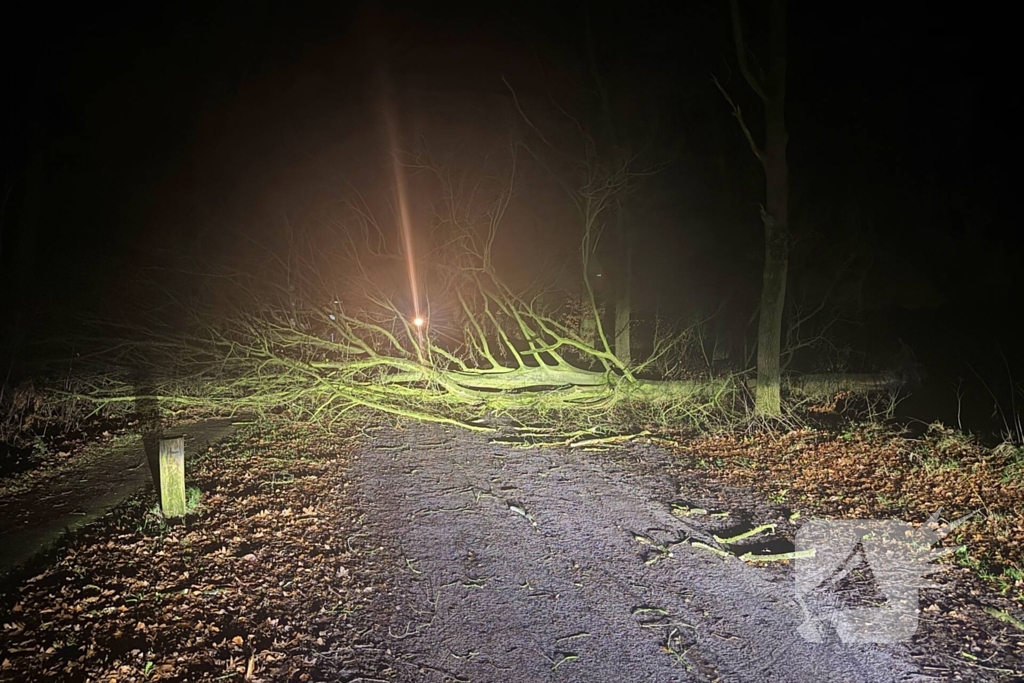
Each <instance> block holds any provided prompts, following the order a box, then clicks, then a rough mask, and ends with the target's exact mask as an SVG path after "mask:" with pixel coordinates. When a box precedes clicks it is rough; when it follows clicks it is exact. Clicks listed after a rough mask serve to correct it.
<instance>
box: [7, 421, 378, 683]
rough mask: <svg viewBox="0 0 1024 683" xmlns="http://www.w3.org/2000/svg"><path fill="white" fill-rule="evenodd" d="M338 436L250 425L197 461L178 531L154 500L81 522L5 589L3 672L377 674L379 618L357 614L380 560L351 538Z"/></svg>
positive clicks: (79, 676) (182, 676)
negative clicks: (200, 506) (58, 548)
mask: <svg viewBox="0 0 1024 683" xmlns="http://www.w3.org/2000/svg"><path fill="white" fill-rule="evenodd" d="M338 443H339V440H338V439H336V438H331V437H329V436H326V435H325V436H322V437H320V436H311V435H310V434H309V433H308V431H300V430H288V429H277V430H276V431H275V430H270V429H267V428H266V427H263V428H257V427H253V428H250V429H249V431H247V432H243V433H239V434H237V435H236V437H234V438H233V439H231V440H230V441H229V442H226V443H224V444H222V445H220V446H217V447H214V449H213V450H212V451H211V452H208V453H207V454H205V455H204V456H203V457H202V458H201V459H200V460H199V461H198V462H196V463H192V464H191V468H190V471H189V479H190V482H189V483H190V485H195V486H198V487H199V488H200V489H201V490H202V491H203V503H204V506H205V509H204V511H203V513H202V514H201V515H200V516H190V517H189V518H188V519H187V520H186V521H185V523H183V524H178V525H175V526H167V525H166V524H165V523H164V522H163V521H162V520H160V519H159V518H157V517H156V516H154V515H152V514H151V513H149V512H148V510H149V509H150V508H152V506H153V501H152V500H151V495H150V496H145V497H139V498H136V499H133V500H131V501H129V502H127V503H125V504H122V505H121V506H119V507H118V508H115V509H114V510H113V511H112V512H111V513H109V514H108V515H107V516H106V517H104V518H103V519H102V520H100V521H99V522H97V523H96V524H95V525H92V526H90V527H86V528H84V529H82V530H81V531H80V532H79V533H78V534H77V535H76V537H75V538H74V539H73V541H72V543H71V544H70V545H69V547H68V548H67V549H66V550H65V551H63V552H62V553H61V554H60V555H59V556H58V560H57V561H56V562H54V563H53V564H52V565H51V566H50V567H48V568H47V569H46V570H45V571H43V572H42V573H39V574H37V575H35V576H32V577H31V578H29V579H27V580H24V581H22V582H21V583H20V584H17V585H13V586H10V587H9V589H8V590H7V593H6V594H5V595H3V596H0V624H2V628H0V680H4V681H7V680H10V681H24V680H44V679H45V680H101V681H106V680H117V681H119V682H121V683H124V682H126V681H144V680H146V681H148V680H161V681H186V680H188V681H191V680H198V679H212V678H218V677H223V678H222V680H238V681H241V680H246V681H261V680H262V681H271V680H272V681H278V680H281V681H293V680H294V681H299V680H308V681H314V680H325V679H328V680H329V679H332V678H334V677H335V676H336V673H332V672H337V671H341V670H347V671H352V670H357V669H359V668H360V667H366V666H370V669H371V670H370V671H369V672H368V673H374V670H373V667H374V666H376V665H374V664H373V661H372V660H373V658H372V657H370V656H368V653H372V648H369V646H368V645H367V644H366V643H368V641H367V638H369V637H370V635H371V632H372V628H371V626H372V625H370V624H366V623H362V622H360V621H359V619H357V617H358V616H359V615H360V614H361V612H363V611H369V610H366V606H367V605H368V604H369V603H370V601H372V600H373V599H375V596H376V595H377V594H378V593H380V592H382V591H380V590H379V589H380V588H381V586H380V585H379V581H380V579H379V578H378V574H377V572H378V571H379V569H378V567H379V563H380V562H381V561H382V560H380V559H375V558H373V557H371V553H372V552H373V551H374V550H375V548H366V549H363V548H362V547H361V546H360V544H359V543H357V542H348V543H347V542H346V539H352V537H354V536H357V535H358V532H359V529H360V526H359V520H358V519H357V517H356V513H355V512H354V511H352V509H351V506H350V505H348V504H347V503H346V501H344V500H342V499H340V498H339V496H341V495H343V493H342V492H344V491H345V488H344V486H343V485H342V484H343V482H344V467H343V465H344V453H339V452H338V447H337V444H338ZM281 453H288V454H290V455H289V457H278V455H279V454H281ZM284 481H287V482H288V483H287V485H284V484H283V483H282V482H284ZM360 644H362V648H361V649H359V650H357V649H356V648H357V647H360ZM368 648H369V649H368ZM367 662H369V664H367Z"/></svg>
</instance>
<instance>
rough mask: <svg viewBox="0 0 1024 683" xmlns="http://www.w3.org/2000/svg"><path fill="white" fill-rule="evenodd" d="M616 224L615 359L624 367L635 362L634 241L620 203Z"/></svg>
mask: <svg viewBox="0 0 1024 683" xmlns="http://www.w3.org/2000/svg"><path fill="white" fill-rule="evenodd" d="M617 208H618V211H617V215H616V222H617V223H618V233H619V239H620V240H621V241H622V246H623V249H622V261H621V263H620V264H619V277H617V278H616V279H615V282H614V283H613V284H614V285H615V287H614V289H615V357H616V358H618V359H619V361H620V362H621V363H622V364H623V365H630V364H631V363H632V362H633V353H632V344H631V337H630V334H631V331H630V327H629V321H630V318H631V317H632V314H633V297H632V293H633V291H632V290H633V287H632V284H633V272H632V271H633V241H632V240H631V239H630V238H629V234H628V233H627V231H626V230H625V229H624V228H625V225H624V224H625V217H624V216H623V211H624V208H623V206H622V202H618V207H617Z"/></svg>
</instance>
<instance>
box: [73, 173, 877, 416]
mask: <svg viewBox="0 0 1024 683" xmlns="http://www.w3.org/2000/svg"><path fill="white" fill-rule="evenodd" d="M414 161H415V164H416V165H417V167H418V168H427V169H429V170H431V171H432V172H433V173H434V175H435V176H436V177H437V178H438V179H439V180H440V181H441V183H442V186H443V187H442V191H441V193H440V194H441V195H442V196H443V197H444V201H442V202H440V203H439V206H438V207H436V208H435V211H436V213H437V216H438V217H439V220H438V225H439V226H441V228H439V239H438V244H439V245H440V247H439V248H438V249H436V250H435V251H434V252H433V253H432V254H429V255H427V258H426V259H425V260H432V261H433V266H434V268H433V272H434V273H435V274H436V277H437V278H438V283H439V284H438V287H436V288H435V289H434V291H435V292H436V291H439V290H441V291H444V292H445V293H446V298H447V304H446V306H445V308H446V313H445V315H444V316H441V317H443V318H444V321H443V322H444V325H443V327H444V329H442V326H441V325H440V324H435V321H434V320H432V319H431V317H430V315H429V314H428V315H427V316H426V319H425V320H424V319H414V318H413V317H412V315H411V314H410V311H408V310H403V308H402V307H401V306H400V305H398V304H397V303H396V301H395V299H394V297H393V296H392V295H391V292H390V291H385V290H383V289H382V287H381V286H380V283H375V282H374V281H373V278H372V277H370V275H369V272H370V271H368V270H367V268H365V267H364V264H363V263H361V261H360V258H361V257H360V254H359V250H358V249H349V250H348V252H347V256H346V258H347V259H348V261H347V262H344V261H339V258H340V257H338V256H337V255H336V254H332V255H331V257H330V258H327V259H323V263H317V262H315V257H311V259H312V260H311V261H310V262H308V263H305V264H297V263H296V264H292V263H288V264H286V266H287V279H286V280H285V281H286V283H287V285H288V286H287V287H283V288H279V289H277V290H276V294H275V290H274V288H273V287H270V288H269V289H268V288H267V286H266V282H267V280H268V278H267V277H266V274H265V273H264V274H262V275H263V276H262V277H260V278H256V277H253V278H250V279H248V280H240V279H238V278H236V279H235V280H236V282H235V285H236V289H235V290H234V291H232V293H231V294H230V295H224V296H223V297H222V299H221V300H220V301H219V302H218V303H217V304H216V305H210V304H207V305H206V306H205V307H204V306H200V305H195V306H194V307H193V309H192V310H191V313H190V316H189V320H190V323H189V325H188V326H187V328H186V331H185V332H183V333H182V332H181V331H174V332H170V331H168V330H167V329H159V328H150V329H148V330H143V329H141V328H138V327H133V328H131V329H130V330H128V333H127V334H121V335H118V336H121V337H122V338H123V337H128V338H129V339H130V340H131V341H127V342H120V343H118V344H116V345H113V346H103V345H101V349H100V350H99V351H98V352H97V356H96V357H97V358H101V359H103V360H104V361H105V363H106V366H107V367H110V366H118V365H119V366H120V367H122V368H124V372H123V373H122V374H121V376H122V377H123V378H124V380H123V381H120V382H119V381H113V380H112V379H111V376H110V375H109V373H107V374H105V375H102V376H101V375H97V378H98V379H96V380H94V381H89V380H88V379H85V380H82V381H81V382H80V383H79V388H77V389H75V390H74V391H68V392H66V394H67V395H68V396H69V397H71V398H73V399H75V400H83V401H88V402H91V403H92V404H94V405H96V406H97V407H98V408H99V409H103V408H109V407H112V406H119V405H120V406H123V405H125V404H127V403H130V402H134V403H135V404H136V405H142V404H143V403H147V402H149V403H153V402H155V403H159V404H160V405H161V406H163V407H165V408H169V409H171V410H174V409H181V408H201V409H210V410H218V411H231V412H236V413H237V412H246V413H254V414H269V413H274V412H280V411H288V413H289V414H291V415H292V416H294V417H296V418H300V419H305V420H310V421H315V422H322V423H324V424H328V425H329V424H333V423H334V422H336V421H338V420H340V419H343V418H344V417H345V416H346V415H347V414H349V413H350V412H351V411H353V410H357V409H371V410H374V411H379V412H381V413H385V414H390V415H396V416H402V417H406V418H412V419H418V420H429V421H435V422H443V423H449V424H457V425H460V426H463V427H466V428H469V429H489V428H491V426H490V425H491V424H492V423H489V422H488V421H487V420H481V418H483V417H485V416H490V417H491V418H498V417H503V416H507V417H512V418H514V419H518V420H519V421H520V422H523V423H527V422H528V423H530V424H532V425H535V426H536V425H544V424H549V425H551V424H554V423H560V424H561V425H562V426H563V427H564V426H565V424H567V423H568V422H572V423H573V424H574V425H576V426H577V427H578V429H577V430H576V431H578V432H579V433H580V434H583V433H587V434H593V433H595V432H594V430H598V431H600V430H601V429H605V430H607V431H612V430H614V429H615V428H616V427H615V425H616V424H619V425H621V423H622V422H624V421H626V422H631V423H633V424H652V423H653V424H659V425H665V424H675V425H678V424H680V423H681V422H685V421H690V422H697V423H706V422H707V421H709V420H720V419H722V418H723V417H734V416H736V415H738V414H740V413H742V412H743V411H744V410H745V409H746V408H747V407H749V405H750V400H749V399H750V397H751V396H752V390H753V388H754V387H755V386H756V385H755V383H754V380H753V379H752V378H750V377H749V376H748V375H746V374H741V375H731V376H725V377H707V376H704V377H694V378H690V379H679V378H670V377H666V376H664V375H662V376H658V373H657V372H656V369H657V368H658V367H659V365H660V364H661V362H662V361H663V360H664V358H665V357H666V356H668V355H671V354H680V353H682V352H683V351H684V349H685V348H686V346H687V345H686V343H685V342H686V339H685V338H686V336H687V334H688V331H686V330H683V331H682V332H676V333H674V334H666V335H662V336H660V337H659V338H657V339H655V343H654V347H653V349H652V351H651V352H650V353H649V354H648V356H647V357H646V358H645V359H644V360H642V361H640V362H634V363H632V364H627V363H626V362H623V361H622V360H620V358H618V357H617V356H616V355H615V354H614V353H613V352H612V349H611V345H610V343H609V335H608V334H607V333H606V331H605V330H604V328H603V325H602V320H601V316H600V315H599V313H598V310H597V303H596V301H595V298H594V296H593V291H592V290H591V289H590V284H589V282H587V281H586V278H585V277H584V281H583V283H582V284H583V291H584V292H585V293H586V296H585V297H584V298H585V301H586V302H587V304H588V305H589V309H590V310H589V312H587V311H585V312H584V315H588V314H589V315H591V316H592V317H593V319H594V322H595V324H596V326H597V334H596V335H591V334H586V335H584V333H583V332H581V327H580V326H579V325H578V324H574V323H572V322H569V321H567V320H565V319H563V318H562V317H560V314H559V308H558V302H557V301H554V302H553V301H551V300H550V298H548V297H545V296H544V289H543V287H533V288H527V290H526V291H516V290H513V289H512V288H511V287H509V286H508V285H506V284H505V282H504V281H503V280H502V278H501V277H500V276H499V274H498V273H497V271H496V269H495V266H494V260H493V258H492V250H493V248H494V244H495V241H496V237H497V234H498V229H499V226H500V223H501V220H502V216H504V214H505V211H506V208H507V206H508V202H509V201H510V199H511V196H512V191H511V187H512V182H511V180H508V181H506V182H505V183H504V184H502V183H498V186H497V189H496V191H494V192H493V193H491V194H490V196H489V197H488V198H487V201H486V202H484V203H483V204H482V205H481V206H479V207H474V202H475V201H477V199H478V198H479V195H474V196H472V197H469V198H462V199H460V200H459V201H456V199H455V198H456V197H457V196H458V193H457V192H456V191H455V189H454V188H455V187H456V185H457V183H456V182H455V181H453V179H452V178H451V176H450V175H449V174H447V173H444V172H440V171H439V170H438V169H437V168H436V167H432V166H431V165H430V164H429V163H428V162H426V161H424V160H422V159H417V160H414ZM513 162H514V154H513ZM512 168H513V170H514V168H515V164H514V163H513V164H512ZM607 173H608V174H609V177H590V176H588V177H587V178H586V179H585V181H586V193H585V194H583V195H582V196H584V197H585V199H586V202H587V205H588V206H591V207H592V210H591V211H589V212H587V213H586V214H585V217H586V220H585V223H584V226H583V237H582V240H581V244H582V247H581V250H580V260H581V262H582V263H583V270H584V271H585V269H586V263H587V259H588V257H589V255H590V253H591V248H592V245H593V243H594V241H595V240H596V239H597V236H598V235H597V231H598V230H599V228H598V225H599V219H600V216H601V211H602V210H603V207H607V206H609V205H610V203H611V201H610V199H611V198H612V197H613V196H614V193H615V192H617V191H619V189H620V188H621V187H622V185H623V183H624V180H623V179H624V178H628V177H629V169H628V166H622V167H617V168H612V169H610V170H609V171H607ZM477 187H479V183H478V184H477ZM355 214H356V215H357V217H359V219H360V220H365V217H366V215H367V210H366V209H365V208H364V207H360V208H359V210H358V211H356V212H355ZM350 234H359V229H353V230H351V231H350ZM289 251H290V252H293V253H309V254H313V255H315V254H316V253H318V252H317V251H316V250H315V249H289ZM327 263H329V264H331V265H332V266H333V267H334V268H335V269H339V265H338V264H339V263H341V264H342V265H341V267H340V270H341V271H343V272H345V273H347V274H349V275H350V276H354V277H350V278H349V280H348V281H347V282H345V283H343V285H339V286H340V287H341V288H342V289H343V291H337V290H336V289H334V287H335V285H334V284H333V283H332V280H331V279H330V278H327V277H325V276H324V270H325V264H327ZM300 265H301V266H302V267H299V266H300ZM296 278H302V279H303V282H302V287H301V288H296V287H295V286H294V283H295V281H296ZM297 289H300V290H301V291H303V292H306V293H307V295H306V296H303V297H297V296H296V295H295V291H296V290H297ZM426 303H427V305H426V306H424V307H423V310H425V311H430V310H432V308H431V306H430V305H429V304H430V302H429V301H428V302H426ZM419 308H420V307H419V304H418V303H417V307H416V309H417V310H419ZM139 377H142V378H145V379H144V380H142V381H140V380H138V379H134V380H133V379H132V378H139ZM788 386H789V388H790V389H791V391H792V392H793V393H794V394H795V395H799V396H801V397H807V396H820V397H827V396H829V395H831V394H834V393H836V392H840V391H849V392H857V391H864V390H866V391H879V390H889V389H892V388H893V386H894V381H893V378H888V377H866V376H861V377H847V378H841V377H831V376H828V377H818V376H805V377H802V378H790V379H789V382H788ZM566 418H568V419H566ZM618 428H619V429H621V426H620V427H618Z"/></svg>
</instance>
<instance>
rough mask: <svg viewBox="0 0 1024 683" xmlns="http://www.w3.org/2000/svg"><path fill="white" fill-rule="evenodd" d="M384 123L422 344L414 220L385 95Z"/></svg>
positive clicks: (396, 126)
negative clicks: (386, 130) (413, 229)
mask: <svg viewBox="0 0 1024 683" xmlns="http://www.w3.org/2000/svg"><path fill="white" fill-rule="evenodd" d="M384 121H385V123H386V125H387V129H388V147H389V149H390V151H391V166H392V171H393V173H394V176H395V193H396V194H397V196H398V220H399V224H400V227H401V233H402V243H403V244H404V245H405V266H406V271H407V274H408V276H409V291H410V292H411V293H412V305H413V315H414V318H413V320H416V321H420V322H418V323H417V324H416V329H417V330H418V331H419V336H420V337H421V339H420V341H421V342H422V330H423V323H422V321H423V316H422V314H421V309H420V292H419V280H418V279H417V277H416V256H415V251H414V248H413V239H412V219H411V218H410V216H409V198H408V189H407V187H406V182H405V170H404V169H403V168H402V164H401V163H400V162H399V161H398V151H399V147H398V124H397V122H396V120H395V113H394V106H393V103H392V102H391V101H390V99H389V98H388V97H387V96H386V95H385V100H384Z"/></svg>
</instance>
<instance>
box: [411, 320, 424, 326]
mask: <svg viewBox="0 0 1024 683" xmlns="http://www.w3.org/2000/svg"><path fill="white" fill-rule="evenodd" d="M424 322H425V321H424V320H423V318H413V320H412V324H413V325H415V326H416V327H423V323H424Z"/></svg>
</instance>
